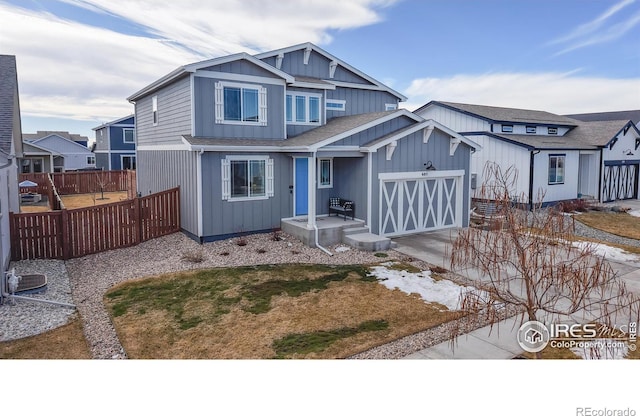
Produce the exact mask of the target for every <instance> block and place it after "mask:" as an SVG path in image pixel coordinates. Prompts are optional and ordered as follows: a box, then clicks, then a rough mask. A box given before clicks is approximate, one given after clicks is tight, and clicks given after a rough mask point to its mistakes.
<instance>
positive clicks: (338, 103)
mask: <svg viewBox="0 0 640 416" xmlns="http://www.w3.org/2000/svg"><path fill="white" fill-rule="evenodd" d="M346 106H347V102H346V101H345V100H327V103H326V104H325V108H326V109H327V110H329V111H345V109H346Z"/></svg>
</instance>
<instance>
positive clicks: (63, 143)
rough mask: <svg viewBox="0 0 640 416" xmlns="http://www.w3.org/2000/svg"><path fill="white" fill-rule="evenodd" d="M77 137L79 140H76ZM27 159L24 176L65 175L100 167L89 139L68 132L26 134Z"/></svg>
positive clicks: (25, 156) (24, 160)
mask: <svg viewBox="0 0 640 416" xmlns="http://www.w3.org/2000/svg"><path fill="white" fill-rule="evenodd" d="M73 137H76V138H78V140H74V139H73ZM22 138H23V143H24V159H23V160H22V162H21V167H20V173H40V172H65V171H73V170H86V169H95V168H96V157H95V155H94V154H93V153H92V152H91V150H89V149H88V148H87V146H86V145H83V144H82V143H86V141H87V140H86V137H84V136H80V135H77V134H69V133H68V132H66V131H65V132H59V131H56V132H52V131H39V132H38V133H35V134H23V135H22Z"/></svg>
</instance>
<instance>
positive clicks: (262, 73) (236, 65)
mask: <svg viewBox="0 0 640 416" xmlns="http://www.w3.org/2000/svg"><path fill="white" fill-rule="evenodd" d="M202 72H226V73H231V74H238V75H251V76H256V77H265V78H277V79H281V77H278V76H277V75H276V74H274V73H273V72H271V71H268V70H267V69H265V68H262V67H260V66H258V65H256V64H255V63H254V62H249V61H247V60H244V59H242V60H237V61H231V62H225V63H223V64H219V65H212V66H208V67H206V68H201V69H198V70H197V71H196V75H198V74H200V73H202Z"/></svg>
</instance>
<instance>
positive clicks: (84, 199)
mask: <svg viewBox="0 0 640 416" xmlns="http://www.w3.org/2000/svg"><path fill="white" fill-rule="evenodd" d="M60 198H61V199H62V203H63V204H64V207H65V208H67V209H74V208H86V207H93V206H96V205H103V204H111V203H114V202H120V201H125V200H126V199H127V191H121V192H105V193H104V198H103V197H102V194H101V193H100V192H97V193H95V194H78V195H62V196H61V197H60ZM47 211H50V209H49V207H48V206H47V205H20V212H25V213H26V212H47Z"/></svg>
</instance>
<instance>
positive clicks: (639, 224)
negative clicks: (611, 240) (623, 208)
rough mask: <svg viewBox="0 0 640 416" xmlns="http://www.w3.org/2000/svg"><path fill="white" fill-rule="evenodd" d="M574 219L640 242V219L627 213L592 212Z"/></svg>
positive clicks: (576, 216)
mask: <svg viewBox="0 0 640 416" xmlns="http://www.w3.org/2000/svg"><path fill="white" fill-rule="evenodd" d="M573 218H575V220H576V221H580V222H581V223H583V224H585V225H588V226H589V227H592V228H596V229H598V230H602V231H606V232H608V233H611V234H615V235H619V236H621V237H627V238H634V239H636V240H640V218H638V217H634V216H633V215H629V214H627V213H625V212H620V213H618V212H601V211H591V212H586V213H584V214H580V215H575V216H574V217H573Z"/></svg>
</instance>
